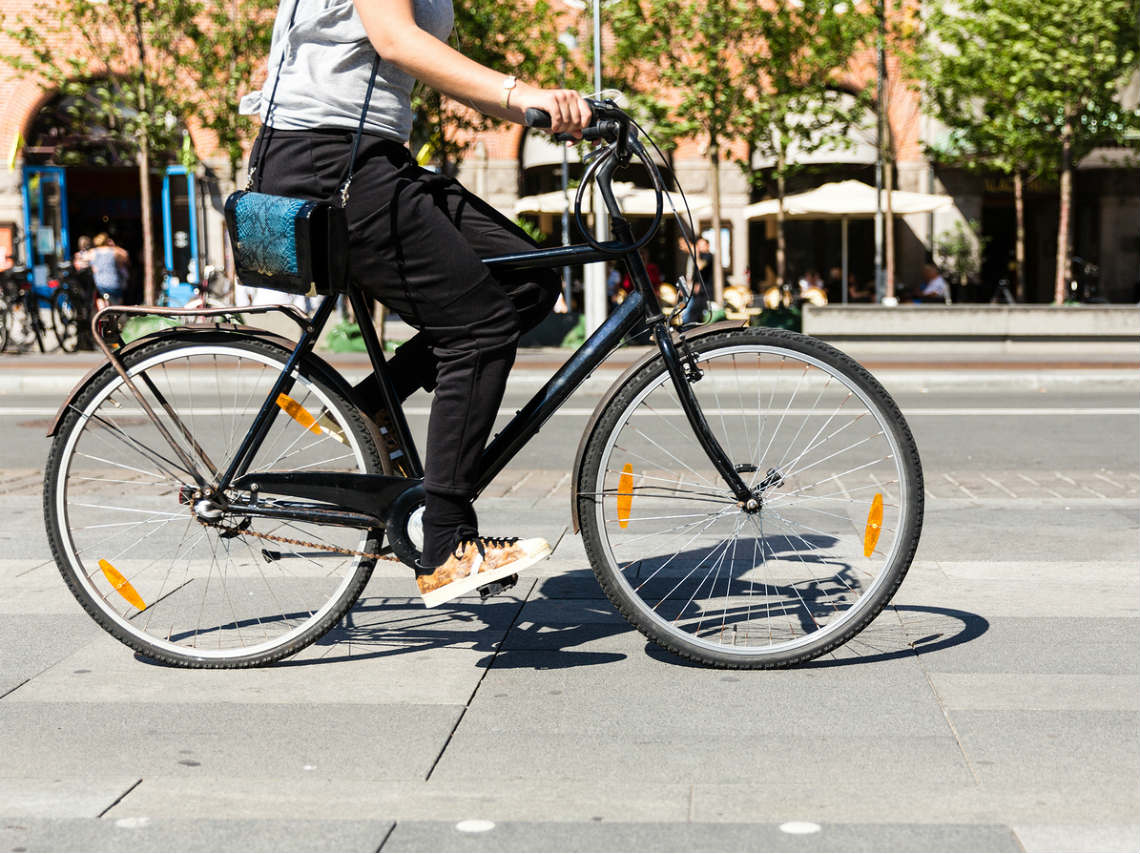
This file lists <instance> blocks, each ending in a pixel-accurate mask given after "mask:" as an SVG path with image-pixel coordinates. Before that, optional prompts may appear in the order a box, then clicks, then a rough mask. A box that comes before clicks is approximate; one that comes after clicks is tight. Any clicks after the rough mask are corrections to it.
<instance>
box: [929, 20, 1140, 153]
mask: <svg viewBox="0 0 1140 854" xmlns="http://www.w3.org/2000/svg"><path fill="white" fill-rule="evenodd" d="M1138 11H1140V6H1138V4H1137V0H955V2H954V3H952V4H951V3H947V2H942V3H937V4H934V5H933V6H932V7H931V8H930V11H929V15H928V17H927V18H926V20H925V21H924V24H925V33H924V36H923V37H921V38H917V39H916V40H915V47H916V50H915V51H914V52H913V58H912V59H910V60H909V63H908V70H909V72H910V73H911V74H912V75H914V76H915V77H916V78H917V79H919V80H921V81H922V83H923V84H924V97H925V103H926V109H927V110H928V112H930V113H931V114H932V115H934V116H935V117H937V118H938V119H940V120H941V121H942V122H943V123H945V124H946V125H947V126H948V127H949V128H950V132H949V134H948V136H947V137H946V138H944V139H943V140H941V141H940V142H939V143H938V144H937V145H935V146H933V147H932V148H931V152H930V153H931V155H932V156H933V157H935V158H937V159H939V160H942V161H949V162H953V163H958V164H963V165H970V166H980V167H984V168H993V169H998V170H1000V171H1003V172H1006V173H1010V172H1013V171H1015V170H1019V169H1020V170H1024V171H1026V172H1028V173H1031V174H1033V173H1038V174H1039V173H1051V172H1056V171H1057V170H1058V169H1059V168H1060V153H1061V145H1062V141H1061V136H1062V134H1061V130H1062V127H1063V126H1064V124H1065V121H1066V116H1070V117H1071V118H1072V120H1073V130H1074V134H1073V157H1074V159H1079V158H1080V157H1082V156H1083V155H1084V154H1087V153H1088V152H1089V151H1090V150H1091V149H1092V148H1093V147H1094V146H1096V145H1103V144H1124V142H1125V140H1126V136H1127V134H1128V131H1129V129H1130V128H1137V127H1140V113H1138V112H1137V111H1135V110H1132V111H1126V110H1124V109H1123V108H1122V107H1121V105H1120V103H1119V100H1118V92H1119V89H1120V86H1121V84H1122V82H1123V81H1124V80H1125V79H1126V78H1127V76H1128V75H1129V74H1130V73H1131V72H1132V71H1134V70H1135V69H1136V68H1137V64H1138V61H1140V60H1138V56H1140V29H1138V28H1140V23H1138Z"/></svg>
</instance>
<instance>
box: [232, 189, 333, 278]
mask: <svg viewBox="0 0 1140 854" xmlns="http://www.w3.org/2000/svg"><path fill="white" fill-rule="evenodd" d="M226 227H227V229H228V230H229V234H230V244H231V245H232V246H233V252H234V267H235V268H236V271H237V276H238V279H239V280H240V281H241V283H242V284H243V285H248V286H251V287H256V288H272V289H273V290H275V291H285V292H286V293H290V294H303V295H305V296H316V295H318V294H322V295H327V294H338V293H344V292H345V289H346V287H347V283H348V268H347V257H348V224H347V221H346V218H345V211H344V208H343V207H337V206H336V205H333V204H329V203H328V202H315V201H311V200H308V199H294V198H290V197H288V196H273V195H270V194H268V193H256V192H250V191H248V190H243V191H239V192H237V193H234V194H232V195H231V196H230V197H229V198H228V199H226Z"/></svg>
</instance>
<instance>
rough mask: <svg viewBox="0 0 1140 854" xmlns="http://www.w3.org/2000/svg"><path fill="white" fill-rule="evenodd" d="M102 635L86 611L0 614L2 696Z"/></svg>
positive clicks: (0, 690) (0, 678)
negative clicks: (76, 612)
mask: <svg viewBox="0 0 1140 854" xmlns="http://www.w3.org/2000/svg"><path fill="white" fill-rule="evenodd" d="M61 584H62V582H61ZM101 634H103V630H102V629H101V628H99V626H98V625H96V624H95V622H94V621H93V620H92V619H91V618H90V617H88V616H87V615H86V614H67V615H63V614H54V615H48V614H4V615H3V616H2V617H0V697H4V696H5V695H6V694H8V692H10V691H12V690H14V689H16V688H17V687H18V686H20V685H23V684H24V683H25V682H26V681H27V680H29V679H31V678H32V677H34V676H36V675H38V674H40V673H42V672H43V671H45V670H47V669H49V668H50V667H52V666H53V665H55V664H56V663H57V662H59V661H62V660H64V659H66V658H68V657H69V655H71V654H72V653H73V652H74V651H75V650H76V649H79V648H81V647H83V646H84V645H85V644H89V643H92V642H93V641H96V640H97V639H98V637H99V635H101Z"/></svg>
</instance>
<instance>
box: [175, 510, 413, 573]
mask: <svg viewBox="0 0 1140 854" xmlns="http://www.w3.org/2000/svg"><path fill="white" fill-rule="evenodd" d="M198 524H199V525H201V526H202V527H203V528H217V529H218V530H219V531H221V532H222V535H223V536H224V535H226V534H228V535H229V536H230V537H237V536H241V535H244V534H249V535H250V536H251V537H257V538H259V539H262V540H270V541H271V542H274V543H283V544H285V545H289V546H301V547H302V548H308V549H316V550H317V551H322V552H333V553H335V554H344V555H355V556H357V557H370V558H372V559H373V560H388V561H392V562H393V563H403V561H402V560H400V559H399V558H398V557H394V556H393V555H383V554H375V553H373V552H362V551H357V550H356V549H348V548H341V547H339V546H328V545H325V544H323V543H311V542H309V541H308V540H296V539H293V538H292V537H282V536H280V535H278V534H264V533H262V532H260V531H254V530H252V529H251V528H240V527H236V526H234V525H222V524H220V523H217V522H206V521H203V520H202V519H199V520H198Z"/></svg>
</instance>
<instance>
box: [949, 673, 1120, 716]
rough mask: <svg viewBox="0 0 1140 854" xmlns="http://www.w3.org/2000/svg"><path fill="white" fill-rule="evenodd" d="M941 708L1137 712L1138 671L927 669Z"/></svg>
mask: <svg viewBox="0 0 1140 854" xmlns="http://www.w3.org/2000/svg"><path fill="white" fill-rule="evenodd" d="M930 682H931V684H932V685H933V687H934V691H935V693H936V694H937V695H938V699H939V702H940V703H941V704H942V706H943V707H944V708H947V709H980V710H981V709H988V710H993V711H1132V712H1136V711H1140V676H1135V675H1127V676H1104V675H1089V674H1083V673H931V674H930Z"/></svg>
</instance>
